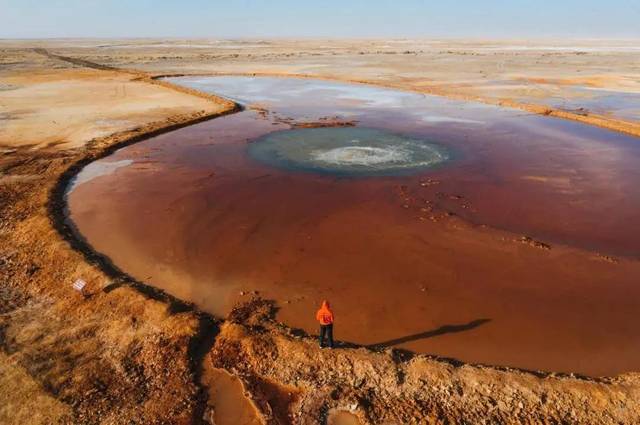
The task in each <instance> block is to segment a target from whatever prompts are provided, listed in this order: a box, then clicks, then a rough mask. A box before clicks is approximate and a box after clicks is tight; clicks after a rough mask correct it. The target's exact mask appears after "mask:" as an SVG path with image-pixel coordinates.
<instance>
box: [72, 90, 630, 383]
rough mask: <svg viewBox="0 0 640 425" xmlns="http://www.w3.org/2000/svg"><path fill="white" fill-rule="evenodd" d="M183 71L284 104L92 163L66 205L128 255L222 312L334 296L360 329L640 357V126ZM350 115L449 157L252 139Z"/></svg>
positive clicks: (464, 344) (346, 328)
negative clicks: (367, 169) (405, 169)
mask: <svg viewBox="0 0 640 425" xmlns="http://www.w3.org/2000/svg"><path fill="white" fill-rule="evenodd" d="M179 82H181V83H183V84H188V85H191V86H193V87H196V88H199V89H203V90H210V91H213V92H217V93H220V94H222V95H226V96H228V97H230V98H233V99H237V100H239V101H241V102H243V103H245V104H252V105H256V104H259V105H260V106H261V107H262V108H265V109H266V110H267V111H268V112H266V113H265V112H264V111H256V110H247V111H245V112H241V113H238V114H235V115H232V116H228V117H224V118H220V119H216V120H212V121H209V122H206V123H202V124H198V125H195V126H192V127H189V128H185V129H181V130H177V131H174V132H171V133H168V134H165V135H162V136H158V137H154V138H152V139H149V140H146V141H144V142H141V143H138V144H136V145H132V146H130V147H127V148H123V149H121V150H119V151H118V152H116V153H115V154H113V155H112V156H110V157H108V158H105V159H103V160H100V161H97V162H96V163H94V164H92V165H91V166H89V167H88V168H87V169H85V170H84V171H83V172H82V173H81V174H80V176H79V179H78V181H77V182H76V184H75V185H74V186H73V188H72V190H70V193H69V197H68V201H69V207H70V217H71V219H72V220H73V222H74V223H75V224H76V226H77V228H78V230H79V232H80V233H81V234H82V235H83V236H84V237H85V238H86V239H87V240H88V242H89V243H90V244H91V245H92V246H94V248H95V249H96V250H97V251H99V252H101V253H104V254H105V255H107V256H108V257H110V258H111V260H112V261H113V262H114V263H115V264H116V265H118V266H119V267H121V268H122V269H123V270H124V271H126V272H128V273H130V274H132V275H133V276H135V277H136V278H138V279H140V280H143V281H146V282H148V283H149V284H152V285H154V286H158V287H161V288H163V289H166V290H168V291H169V292H170V293H172V294H174V295H176V296H178V297H180V298H183V299H187V300H190V301H194V302H195V303H196V304H198V305H199V306H200V307H202V308H203V309H205V310H207V311H210V312H212V313H214V314H217V315H224V314H226V312H227V311H228V310H229V309H230V307H231V306H232V305H233V304H234V303H235V302H237V301H238V300H241V299H246V298H247V297H248V296H249V295H247V294H249V293H251V292H252V291H258V292H259V294H260V295H261V296H263V297H265V298H270V299H274V300H276V301H277V302H278V305H279V307H280V311H279V319H281V320H283V321H284V322H285V323H287V324H289V325H291V326H294V327H300V328H304V329H306V330H307V331H309V332H312V333H315V332H316V323H315V319H314V313H315V310H316V309H317V307H318V305H319V303H320V301H321V300H322V299H329V300H330V301H331V302H332V304H333V306H334V310H335V315H336V325H335V336H336V338H337V339H339V340H344V341H349V342H355V343H360V344H367V345H369V344H371V345H376V346H394V347H403V348H407V349H411V350H414V351H418V352H425V353H431V354H436V355H441V356H446V357H454V358H457V359H460V360H463V361H469V362H479V363H487V364H497V365H507V366H515V367H523V368H528V369H544V370H553V371H572V372H581V373H585V374H591V375H602V374H615V373H619V372H623V371H631V370H638V369H639V368H640V327H638V326H637V325H636V323H635V322H636V315H637V312H638V311H639V308H640V285H638V282H639V277H640V263H639V262H638V261H637V257H638V254H639V253H640V242H638V237H639V236H640V220H639V218H640V217H639V214H640V189H639V187H638V183H639V182H640V167H639V165H640V144H639V143H638V142H640V141H639V140H638V139H637V138H632V137H629V136H624V135H620V134H617V133H613V132H609V131H605V130H602V129H597V128H592V127H588V126H584V125H581V124H577V123H573V122H568V121H562V120H557V119H553V118H549V117H541V116H534V115H525V114H522V113H521V112H519V111H514V110H508V109H499V108H495V107H489V106H482V105H474V104H465V103H460V102H454V101H450V100H445V99H441V98H435V97H425V96H422V95H417V94H411V93H402V92H395V91H391V90H384V89H376V88H370V87H367V86H358V85H344V84H333V83H326V82H317V81H310V80H297V79H274V78H258V79H251V78H240V77H217V78H206V79H198V80H194V79H191V80H189V79H182V80H179ZM335 116H338V118H339V119H341V120H355V121H354V122H355V123H356V125H357V127H356V128H376V129H383V130H385V131H389V132H391V133H393V134H400V135H405V136H407V137H411V138H413V139H420V140H425V141H428V142H430V143H437V144H438V145H440V146H443V147H445V148H446V149H447V150H448V151H449V152H450V153H451V158H450V160H449V161H447V162H444V163H441V164H439V165H438V166H437V167H435V168H429V167H426V168H424V169H422V170H419V171H414V172H413V173H412V174H407V173H396V175H393V174H394V173H390V174H392V175H379V174H375V173H372V175H371V176H366V175H364V176H363V175H362V174H358V176H354V177H350V176H349V175H348V173H347V175H345V174H344V173H335V174H332V173H331V172H322V173H320V172H305V171H300V170H299V169H298V168H296V167H286V166H285V167H275V166H273V165H270V164H269V163H267V162H261V161H260V160H259V158H258V159H256V158H255V157H253V156H251V155H250V154H249V153H248V147H249V143H261V141H260V140H258V139H260V137H261V136H263V135H265V134H268V133H270V132H274V131H281V130H286V129H288V128H289V127H290V123H291V122H301V121H303V122H309V121H317V120H319V119H320V118H323V117H335ZM304 142H305V140H304V138H302V139H301V141H300V143H304ZM365 174H366V173H365ZM524 235H526V236H530V237H531V238H533V239H534V240H539V241H543V242H544V243H546V244H548V245H550V246H551V249H543V248H544V247H543V248H540V247H535V246H532V244H530V243H523V242H522V241H521V240H520V238H521V237H522V236H524ZM525 242H526V241H525ZM613 257H617V260H616V259H614V258H613ZM241 293H245V295H242V294H241Z"/></svg>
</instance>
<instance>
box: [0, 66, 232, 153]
mask: <svg viewBox="0 0 640 425" xmlns="http://www.w3.org/2000/svg"><path fill="white" fill-rule="evenodd" d="M0 82H1V83H2V84H3V85H5V86H7V87H11V88H12V90H3V91H0V117H2V118H1V120H0V146H2V145H5V146H13V147H17V146H28V145H32V146H37V147H44V146H64V147H65V148H74V147H79V146H82V145H84V144H85V143H87V142H88V141H90V140H92V139H94V138H97V137H102V136H107V135H110V134H113V133H116V132H119V131H124V130H131V129H134V128H136V127H139V126H141V125H144V124H146V123H148V122H151V121H158V120H162V119H165V118H168V117H171V116H175V115H177V114H189V113H214V112H219V111H221V110H222V109H223V106H221V105H217V104H215V103H214V102H211V101H210V100H207V99H203V98H198V97H195V96H191V95H189V94H186V93H180V92H178V91H174V90H170V89H167V88H165V87H161V86H159V85H156V84H149V83H148V82H143V81H136V80H135V76H133V75H130V74H125V73H117V72H105V71H94V70H59V71H49V72H46V73H43V72H39V73H22V74H20V75H14V76H10V77H4V78H2V79H1V80H0Z"/></svg>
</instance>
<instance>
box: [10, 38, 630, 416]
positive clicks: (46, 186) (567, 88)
mask: <svg viewBox="0 0 640 425" xmlns="http://www.w3.org/2000/svg"><path fill="white" fill-rule="evenodd" d="M190 74H194V75H200V74H202V75H220V74H232V75H235V74H239V75H254V74H255V75H271V76H299V77H313V78H318V79H326V80H339V81H353V82H367V83H373V84H377V85H380V86H385V87H391V88H396V89H400V90H410V91H416V92H422V93H430V94H437V95H441V96H445V97H450V98H455V99H463V100H472V101H477V102H482V103H488V104H494V105H504V106H509V107H513V108H518V109H521V110H523V111H524V112H526V113H533V114H542V115H547V116H552V117H557V118H560V119H564V120H569V121H573V122H579V123H582V124H581V125H586V126H595V127H600V128H604V129H609V130H614V131H617V132H620V133H621V134H625V135H626V136H629V137H640V49H639V48H638V42H637V41H605V40H602V41H582V40H579V41H575V40H572V41H545V42H536V43H532V42H525V41H509V42H507V41H499V42H496V41H490V40H487V41H439V40H438V41H420V40H391V41H380V40H342V41H337V40H304V41H294V40H277V41H269V40H239V41H233V40H232V41H212V40H170V41H166V40H140V39H136V40H115V41H114V40H48V41H37V40H29V41H12V40H4V41H0V149H1V150H0V154H1V156H0V170H1V173H2V174H0V348H1V350H0V423H7V424H13V423H16V424H17V423H42V424H49V423H74V424H75V423H87V424H92V423H113V424H116V423H185V424H187V423H211V424H213V423H215V424H235V423H247V424H249V423H272V424H279V423H303V424H307V423H308V424H315V423H333V424H348V423H360V424H382V423H384V424H403V423H434V424H436V423H549V424H555V423H589V424H591V423H602V424H608V423H612V424H613V423H616V424H619V423H622V424H634V423H638V422H640V406H639V404H638V400H639V399H640V375H639V374H638V373H636V372H634V371H628V372H625V373H622V374H618V375H616V376H603V377H585V376H580V375H576V374H571V373H562V374H560V373H547V372H534V371H530V370H521V369H512V368H508V367H496V366H492V365H490V364H488V365H480V364H467V363H464V362H462V361H460V359H442V358H436V357H433V356H429V355H426V354H415V353H412V352H408V351H403V350H399V349H393V348H379V347H378V348H376V347H369V348H368V347H362V346H357V345H355V344H344V345H342V346H341V347H340V348H339V349H337V350H333V351H326V350H320V349H319V348H317V344H316V341H315V339H314V338H313V336H312V335H308V334H307V333H306V332H303V331H300V330H297V329H293V328H290V327H288V326H287V325H286V324H282V323H279V322H277V321H276V320H275V317H276V316H275V314H276V306H275V304H274V302H273V300H271V299H269V297H266V299H261V298H258V296H257V295H254V294H252V293H251V292H248V293H247V294H245V295H243V296H242V297H241V298H240V299H244V301H241V302H239V303H238V304H237V305H236V306H235V307H234V308H231V309H230V313H229V314H228V316H227V317H218V316H213V315H210V314H208V313H205V312H202V311H200V310H199V309H198V308H197V307H196V306H194V305H191V304H189V303H187V302H184V301H183V300H180V299H178V298H175V297H173V296H172V295H170V294H168V293H165V292H163V291H161V290H158V289H157V288H154V287H152V286H149V285H148V284H146V283H145V282H144V281H143V279H140V280H136V279H134V278H133V277H131V276H129V275H127V274H126V273H124V272H123V271H122V270H120V269H119V268H118V265H117V264H114V263H111V262H109V261H107V260H106V259H105V258H104V257H102V256H100V255H99V254H97V253H95V252H94V251H93V250H92V247H91V246H90V245H88V244H87V243H86V241H85V240H83V239H82V238H78V236H77V235H76V234H75V233H73V232H72V228H71V227H70V225H69V222H68V221H67V220H66V200H65V189H66V187H67V184H68V183H69V181H70V179H71V178H72V177H73V176H74V175H75V174H76V173H77V172H78V171H79V170H80V168H81V167H82V166H83V165H86V164H88V163H89V162H91V161H92V160H94V159H97V158H100V157H104V156H105V155H107V154H109V153H112V152H114V151H115V150H116V149H117V148H119V147H122V146H125V145H130V144H132V143H135V142H138V141H141V140H144V139H145V138H148V137H150V136H153V135H158V134H161V133H164V132H167V131H169V130H173V129H177V128H180V127H184V126H187V125H190V124H194V123H198V122H203V121H205V120H208V119H213V118H216V117H218V116H220V115H222V114H231V113H234V112H236V111H238V109H239V106H238V105H236V104H235V103H233V102H231V101H228V100H225V99H222V98H219V97H216V96H215V95H211V94H205V93H202V92H198V91H195V90H191V89H186V88H184V87H179V86H176V85H174V84H172V83H169V82H166V81H165V80H157V79H154V77H158V76H163V75H190ZM638 140H640V139H638ZM556 183H557V182H556ZM594 201H595V200H594ZM630 220H631V221H633V217H631V219H630ZM630 228H631V229H634V227H633V226H631V227H630ZM620 237H627V239H628V240H630V241H633V235H621V236H620ZM627 239H625V240H627ZM518 244H520V245H522V246H525V247H526V249H531V252H530V253H526V254H525V255H526V256H532V257H536V256H540V255H546V254H544V253H545V252H546V251H548V249H547V247H546V245H545V244H544V243H542V242H538V241H536V240H530V239H526V238H525V239H522V240H519V242H518ZM633 246H634V245H633V243H632V242H631V243H630V244H629V245H628V246H627V247H626V248H625V253H624V254H625V255H624V258H623V259H619V258H616V257H615V256H610V255H598V254H597V253H594V254H593V255H592V257H594V258H596V260H597V261H596V263H595V264H597V265H596V266H593V267H595V268H598V270H600V269H603V270H604V269H605V268H607V267H610V268H612V269H607V270H615V271H611V272H609V273H610V275H616V274H622V275H624V274H625V273H623V272H621V271H620V270H621V268H622V269H624V270H630V271H634V270H636V269H637V261H638V253H637V252H635V254H634V253H633ZM629 247H631V250H629V249H628V248H629ZM467 248H468V249H472V248H473V247H472V246H471V247H469V246H468V247H467ZM523 249H524V248H523ZM562 249H564V248H562ZM562 249H561V250H560V251H562ZM552 252H557V251H552ZM562 252H563V251H562ZM572 255H573V254H572ZM569 257H571V256H569ZM569 257H566V256H565V257H563V258H565V260H566V258H569ZM559 261H560V260H559ZM563 261H564V260H563ZM580 261H582V260H580ZM580 264H582V263H581V262H579V261H574V260H572V259H570V260H569V261H567V262H566V263H564V265H558V269H559V270H561V269H562V267H577V266H579V265H580ZM559 273H560V272H559ZM598 273H607V272H606V271H604V272H602V271H599V272H598ZM627 276H629V274H627ZM79 278H81V279H84V280H85V281H86V282H87V288H86V292H85V294H84V296H83V295H82V294H79V293H77V291H74V289H73V288H72V284H73V282H74V281H75V280H76V279H79ZM247 290H248V291H250V290H251V288H247ZM605 295H606V294H605ZM605 295H602V296H603V297H604V296H605ZM598 301H599V300H597V299H596V300H593V301H591V302H594V303H597V302H598ZM612 314H615V312H613V311H612ZM608 331H609V330H608V329H603V330H602V332H603V333H606V332H608ZM613 331H615V330H613ZM625 361H626V362H627V363H629V364H630V363H632V362H631V361H629V360H625ZM571 362H572V359H571V353H569V354H568V355H567V358H566V359H564V363H565V364H567V365H569V366H570V365H571ZM580 362H581V359H575V363H576V364H580ZM612 362H614V363H615V359H613V360H612ZM567 368H568V367H567ZM579 369H588V365H587V366H585V365H582V367H581V368H576V370H579Z"/></svg>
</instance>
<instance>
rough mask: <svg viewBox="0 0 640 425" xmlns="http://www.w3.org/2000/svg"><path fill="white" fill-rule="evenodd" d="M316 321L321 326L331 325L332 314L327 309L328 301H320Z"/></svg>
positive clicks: (329, 309) (328, 308)
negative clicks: (320, 304)
mask: <svg viewBox="0 0 640 425" xmlns="http://www.w3.org/2000/svg"><path fill="white" fill-rule="evenodd" d="M316 319H318V322H320V324H321V325H331V324H333V312H332V311H331V308H330V307H329V302H328V301H322V306H321V307H320V310H318V312H317V313H316Z"/></svg>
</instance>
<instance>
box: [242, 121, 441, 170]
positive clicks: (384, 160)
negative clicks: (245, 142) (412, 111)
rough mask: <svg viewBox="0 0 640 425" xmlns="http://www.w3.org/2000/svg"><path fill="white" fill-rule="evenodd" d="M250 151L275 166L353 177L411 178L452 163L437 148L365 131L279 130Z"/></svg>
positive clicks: (427, 142)
mask: <svg viewBox="0 0 640 425" xmlns="http://www.w3.org/2000/svg"><path fill="white" fill-rule="evenodd" d="M248 150H249V155H250V156H251V157H252V158H254V159H256V160H258V161H260V162H263V163H266V164H268V165H272V166H275V167H279V168H284V169H288V170H294V171H295V170H297V171H309V172H321V173H330V174H338V175H348V176H369V175H394V174H408V173H412V172H417V171H421V170H424V169H427V168H432V167H434V166H436V165H439V164H442V163H444V162H445V161H447V160H448V159H449V158H450V155H449V152H448V151H447V149H445V148H444V147H443V146H441V145H438V144H436V143H433V142H430V141H427V140H425V139H418V138H412V137H408V136H405V135H401V134H396V133H392V132H389V131H385V130H378V129H374V128H366V127H365V128H363V127H334V128H331V127H324V128H305V129H295V130H285V131H278V132H274V133H270V134H267V135H266V136H263V137H261V138H260V139H258V140H256V141H254V142H253V143H251V144H249V147H248Z"/></svg>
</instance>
